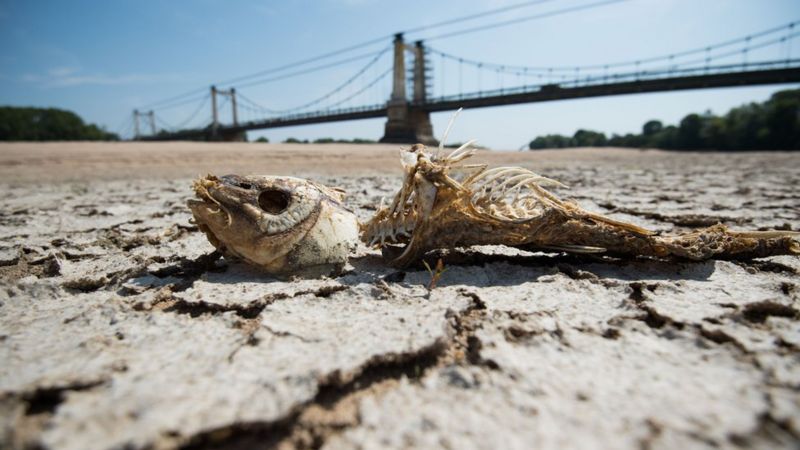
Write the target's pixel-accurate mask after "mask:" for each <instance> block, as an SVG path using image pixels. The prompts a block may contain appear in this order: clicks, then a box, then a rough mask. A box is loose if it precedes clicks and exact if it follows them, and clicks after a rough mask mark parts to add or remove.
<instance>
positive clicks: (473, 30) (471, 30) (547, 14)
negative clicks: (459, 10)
mask: <svg viewBox="0 0 800 450" xmlns="http://www.w3.org/2000/svg"><path fill="white" fill-rule="evenodd" d="M627 1H630V0H603V1H599V2H594V3H587V4H583V5H577V6H570V7H568V8H563V9H557V10H554V11H548V12H545V13H540V14H534V15H532V16H526V17H519V18H516V19H511V20H505V21H502V22H495V23H491V24H488V25H480V26H476V27H472V28H466V29H463V30H456V31H449V32H446V33H442V34H438V35H434V36H428V37H426V38H424V39H425V40H426V41H433V40H436V39H444V38H450V37H454V36H461V35H463V34H469V33H476V32H478V31H486V30H491V29H493V28H500V27H505V26H508V25H516V24H518V23H523V22H529V21H532V20H539V19H547V18H550V17H554V16H560V15H562V14H568V13H572V12H578V11H585V10H589V9H594V8H599V7H602V6H608V5H613V4H615V3H623V2H627Z"/></svg>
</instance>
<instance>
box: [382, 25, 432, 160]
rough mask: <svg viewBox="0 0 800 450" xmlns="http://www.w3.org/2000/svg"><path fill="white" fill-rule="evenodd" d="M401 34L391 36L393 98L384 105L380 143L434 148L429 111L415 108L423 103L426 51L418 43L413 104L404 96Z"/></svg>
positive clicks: (403, 62)
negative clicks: (430, 146)
mask: <svg viewBox="0 0 800 450" xmlns="http://www.w3.org/2000/svg"><path fill="white" fill-rule="evenodd" d="M406 50H407V47H406V45H405V43H404V42H403V34H402V33H398V34H396V35H395V37H394V77H393V79H392V81H393V82H392V96H391V98H390V99H389V102H388V103H387V105H386V115H387V120H386V126H385V128H384V133H383V137H382V138H381V140H380V142H391V143H403V144H407V143H409V144H414V143H422V144H426V145H436V144H438V142H436V139H435V138H434V137H433V125H431V118H430V114H429V113H428V111H426V110H424V109H422V107H420V106H418V105H421V104H423V103H424V102H425V95H426V93H425V48H424V47H423V45H422V42H421V41H420V42H417V44H416V45H415V46H414V47H411V48H410V49H409V50H411V51H412V52H413V53H414V103H409V101H408V98H407V97H406V65H405V52H406Z"/></svg>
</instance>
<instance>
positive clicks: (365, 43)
mask: <svg viewBox="0 0 800 450" xmlns="http://www.w3.org/2000/svg"><path fill="white" fill-rule="evenodd" d="M554 1H556V0H532V1H527V2H520V3H516V4H512V5H506V6H503V7H498V8H493V9H489V10H486V11H482V12H479V13H473V14H468V15H465V16H461V17H456V18H453V19H448V20H444V21H441V22H435V23H432V24H429V25H420V26H417V27H412V28H407V29H405V30H401V31H399V33H402V34H406V35H408V34H416V33H420V32H423V31H428V30H432V29H435V28H440V27H446V26H449V25H455V24H458V23H462V22H468V21H471V20H477V19H481V18H484V17H489V16H493V15H497V14H501V13H504V12H508V11H512V10H517V9H522V8H527V7H532V6H538V5H541V4H545V3H550V2H554ZM620 1H627V0H614V1H613V2H620ZM566 12H570V11H562V12H559V14H563V13H566ZM552 15H555V14H553V13H549V15H547V17H549V16H552ZM534 18H535V17H534ZM534 18H528V19H527V20H533V19H534ZM495 26H500V25H495ZM482 29H484V28H479V29H478V28H476V29H473V30H472V31H481V30H482ZM472 31H469V30H461V31H459V32H458V34H465V33H467V32H472ZM395 34H397V33H391V34H387V35H383V36H380V37H376V38H374V39H368V40H366V41H363V42H360V43H357V44H354V45H350V46H347V47H343V48H340V49H338V50H333V51H330V52H327V53H323V54H319V55H315V56H313V57H310V58H305V59H301V60H298V61H294V62H291V63H288V64H284V65H281V66H277V67H271V68H268V69H264V70H260V71H257V72H254V73H250V74H247V75H242V76H237V77H233V78H229V79H226V80H222V81H218V82H216V83H209V84H215V85H219V86H231V85H233V84H235V83H240V82H242V81H247V80H251V79H254V78H259V77H263V76H265V75H270V74H274V73H279V72H283V71H285V70H289V69H293V68H296V67H301V66H304V65H307V64H310V63H314V62H318V61H321V60H325V59H328V58H332V57H334V56H339V55H342V54H346V53H350V52H352V51H354V50H358V49H361V48H366V47H370V46H372V45H375V44H378V43H382V42H385V41H386V40H387V39H390V38H391V37H392V36H394V35H395ZM443 37H446V36H438V37H437V39H441V38H443ZM240 87H241V86H240ZM206 89H207V88H206V87H202V88H197V89H193V90H190V91H187V92H184V93H182V94H179V95H175V96H172V97H168V98H166V99H162V100H158V101H154V102H151V103H148V104H146V105H143V106H140V107H139V108H140V109H146V108H154V107H156V106H161V105H163V104H168V103H170V102H173V101H178V100H182V99H184V98H187V97H191V96H194V95H197V94H199V93H201V92H204V91H205V90H206Z"/></svg>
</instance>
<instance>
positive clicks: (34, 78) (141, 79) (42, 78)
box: [22, 66, 181, 88]
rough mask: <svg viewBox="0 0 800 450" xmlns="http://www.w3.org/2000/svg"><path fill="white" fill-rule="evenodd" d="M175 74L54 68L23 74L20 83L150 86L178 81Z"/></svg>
mask: <svg viewBox="0 0 800 450" xmlns="http://www.w3.org/2000/svg"><path fill="white" fill-rule="evenodd" d="M180 80H181V76H179V75H177V74H145V73H132V74H123V75H108V74H102V73H83V72H81V71H80V70H79V69H77V68H75V67H70V66H63V67H54V68H52V69H49V70H47V72H46V73H45V74H43V75H42V74H25V75H23V76H22V81H23V82H26V83H34V84H38V85H40V86H42V87H49V88H53V87H73V86H112V85H126V84H152V83H164V82H174V81H180Z"/></svg>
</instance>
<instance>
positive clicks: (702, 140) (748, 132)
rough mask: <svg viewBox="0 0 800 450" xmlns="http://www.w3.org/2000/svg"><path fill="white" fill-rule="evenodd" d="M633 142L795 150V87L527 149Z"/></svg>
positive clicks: (798, 112)
mask: <svg viewBox="0 0 800 450" xmlns="http://www.w3.org/2000/svg"><path fill="white" fill-rule="evenodd" d="M606 146H608V147H635V148H662V149H668V150H800V89H791V90H784V91H779V92H776V93H774V94H772V96H771V97H770V98H769V100H767V101H765V102H762V103H750V104H747V105H742V106H739V107H737V108H733V109H731V110H730V111H728V113H727V114H725V115H723V116H716V115H713V114H711V113H710V112H706V113H705V114H694V113H693V114H689V115H687V116H686V117H684V118H683V119H682V120H681V121H680V123H679V124H678V125H677V126H675V125H668V126H664V124H663V123H661V122H660V121H658V120H650V121H648V122H647V123H645V124H644V126H642V132H641V133H639V134H632V133H629V134H626V135H618V134H614V135H612V136H611V137H610V138H609V137H606V135H605V134H604V133H601V132H597V131H591V130H578V131H576V132H575V134H574V135H573V136H572V137H569V136H563V135H559V134H549V135H546V136H539V137H537V138H536V139H534V140H532V141H531V142H530V144H529V145H528V147H529V148H530V149H531V150H536V149H543V148H567V147H606Z"/></svg>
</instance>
